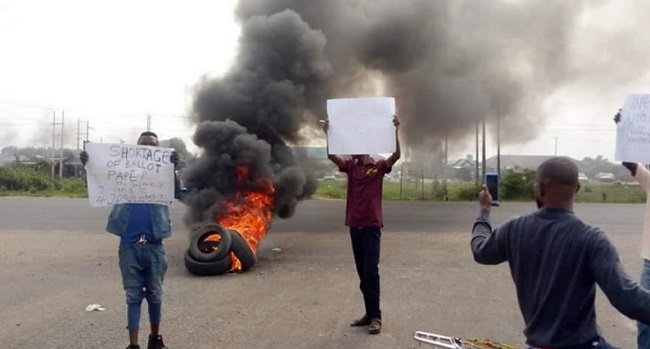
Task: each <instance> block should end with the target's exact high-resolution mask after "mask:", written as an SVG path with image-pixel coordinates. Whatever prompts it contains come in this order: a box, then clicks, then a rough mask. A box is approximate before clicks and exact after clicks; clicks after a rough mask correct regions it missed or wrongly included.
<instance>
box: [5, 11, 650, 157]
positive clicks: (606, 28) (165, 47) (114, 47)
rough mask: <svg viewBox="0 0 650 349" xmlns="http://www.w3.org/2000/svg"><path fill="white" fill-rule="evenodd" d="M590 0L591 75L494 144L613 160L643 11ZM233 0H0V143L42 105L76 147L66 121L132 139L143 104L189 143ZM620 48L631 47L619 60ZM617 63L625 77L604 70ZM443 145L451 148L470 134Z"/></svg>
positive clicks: (39, 121)
mask: <svg viewBox="0 0 650 349" xmlns="http://www.w3.org/2000/svg"><path fill="white" fill-rule="evenodd" d="M644 1H647V0H644ZM598 3H599V4H600V5H598V6H593V7H591V8H589V9H588V10H587V11H585V12H584V13H583V15H581V17H580V19H579V25H578V28H577V30H576V33H574V35H573V37H574V43H573V45H572V50H573V51H574V53H575V57H578V58H579V59H582V60H584V61H585V66H589V67H590V69H598V70H599V73H598V74H595V75H594V77H593V78H591V77H590V74H585V75H584V78H582V79H580V80H578V81H575V82H573V83H571V84H569V85H567V86H565V87H564V88H562V89H560V90H558V91H556V92H555V93H554V94H553V95H552V96H548V98H547V102H546V107H547V111H548V114H549V115H551V116H550V117H549V119H548V120H547V125H548V127H547V128H546V129H545V130H544V131H543V132H540V133H539V134H538V137H537V139H534V140H531V142H530V143H528V144H525V145H520V146H509V147H504V148H503V149H502V154H542V155H552V154H553V153H554V152H555V144H556V139H557V146H558V148H557V151H558V155H569V156H573V157H576V158H580V159H581V158H583V157H585V156H592V157H593V156H596V155H604V156H605V157H607V158H609V159H613V154H614V142H615V129H614V125H613V122H612V121H611V120H612V116H613V113H614V112H615V111H616V109H617V108H618V107H619V106H620V105H621V104H622V103H623V100H624V98H625V96H626V95H627V94H628V93H631V92H650V71H649V68H648V67H650V65H649V64H648V62H650V55H648V53H650V44H648V41H647V40H646V39H648V38H649V36H648V34H645V32H648V31H647V30H645V29H644V28H645V25H642V22H641V21H642V20H644V17H643V15H640V14H639V13H636V12H639V9H635V8H634V6H633V5H630V4H635V3H636V4H638V3H641V2H640V1H637V0H635V1H629V2H628V1H625V0H613V1H611V2H607V1H600V2H598ZM235 4H236V1H233V0H219V1H214V0H212V1H198V0H197V1H183V2H181V1H164V2H163V1H121V0H119V1H103V2H97V1H77V0H59V1H45V0H20V1H18V0H15V1H12V0H0V48H1V51H0V148H2V147H5V146H8V145H17V146H27V145H34V146H48V145H51V143H52V125H51V123H52V115H53V113H54V112H56V117H57V122H60V121H61V113H62V111H64V110H65V130H64V134H65V139H64V140H65V146H66V147H71V148H75V147H76V146H77V135H76V133H77V126H78V120H82V121H86V120H88V121H89V123H90V127H91V128H92V129H91V130H90V139H91V140H92V141H96V142H99V141H103V142H118V141H120V140H124V141H126V142H129V143H131V142H134V141H135V139H136V137H137V135H138V133H139V132H140V131H142V130H143V129H145V128H146V123H147V117H146V115H147V114H150V115H152V119H151V122H152V130H153V131H156V132H158V134H159V136H160V138H163V139H166V138H171V137H181V138H183V139H185V140H186V142H188V143H190V142H191V136H192V132H193V126H192V125H190V124H189V122H188V121H187V118H186V117H185V115H187V114H188V110H189V106H190V102H191V96H192V89H193V86H194V85H195V83H196V82H197V81H198V80H199V79H200V78H201V77H202V76H204V75H207V76H211V77H216V76H219V75H220V74H223V73H224V72H225V71H227V69H228V67H229V66H230V64H231V63H232V60H233V57H234V55H235V53H236V50H237V38H238V35H239V28H238V25H237V23H236V22H235V20H234V16H233V9H234V7H235ZM542 6H543V5H542ZM646 14H647V12H646ZM594 52H596V53H597V56H595V54H594ZM626 54H628V55H630V56H634V59H631V60H630V61H631V62H630V63H629V64H628V62H627V61H626V59H625V55H626ZM617 55H621V57H620V58H619V59H612V58H611V57H612V56H617ZM604 57H607V58H606V59H605V58H604ZM594 62H596V63H598V64H595V63H594ZM619 68H620V69H619ZM630 69H633V70H634V73H633V74H630V72H629V70H630ZM619 70H622V71H624V72H625V73H627V74H629V76H632V77H631V78H629V79H627V80H626V82H625V83H623V84H621V83H620V79H618V82H617V83H615V84H614V83H612V82H611V81H615V80H616V79H612V80H609V79H607V76H609V74H610V73H611V75H614V76H618V75H619V73H620V72H619ZM323 103H325V101H323ZM85 126H86V124H85V123H82V125H81V127H82V129H83V131H85ZM493 139H494V137H491V139H490V141H492V140H493ZM405 141H406V142H408V140H405ZM57 142H58V141H57ZM489 144H490V149H488V156H490V155H493V154H494V146H493V143H492V142H489ZM450 147H451V150H452V154H453V155H454V156H463V155H464V154H466V153H470V152H473V147H474V144H473V143H472V142H471V141H468V142H464V143H461V144H458V143H454V144H451V145H450Z"/></svg>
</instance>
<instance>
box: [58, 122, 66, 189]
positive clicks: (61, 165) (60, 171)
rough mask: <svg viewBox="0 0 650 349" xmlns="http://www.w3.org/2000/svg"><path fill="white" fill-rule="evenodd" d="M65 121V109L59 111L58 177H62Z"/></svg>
mask: <svg viewBox="0 0 650 349" xmlns="http://www.w3.org/2000/svg"><path fill="white" fill-rule="evenodd" d="M64 122H65V110H64V111H63V112H61V143H60V144H61V147H60V148H59V179H62V178H63V125H64Z"/></svg>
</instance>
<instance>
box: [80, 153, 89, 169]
mask: <svg viewBox="0 0 650 349" xmlns="http://www.w3.org/2000/svg"><path fill="white" fill-rule="evenodd" d="M79 161H81V164H82V165H84V166H86V163H87V162H88V153H87V152H86V151H85V150H83V151H82V152H81V153H79Z"/></svg>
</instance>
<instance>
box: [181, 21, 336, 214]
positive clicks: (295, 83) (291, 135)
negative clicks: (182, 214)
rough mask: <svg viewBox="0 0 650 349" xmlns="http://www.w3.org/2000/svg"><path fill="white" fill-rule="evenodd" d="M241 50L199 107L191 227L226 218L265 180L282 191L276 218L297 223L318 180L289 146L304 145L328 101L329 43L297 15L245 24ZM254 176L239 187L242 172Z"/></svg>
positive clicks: (205, 88)
mask: <svg viewBox="0 0 650 349" xmlns="http://www.w3.org/2000/svg"><path fill="white" fill-rule="evenodd" d="M241 25H242V33H241V40H240V51H239V54H238V56H237V63H236V65H235V66H234V67H233V69H232V70H231V71H230V72H229V73H228V74H226V75H225V76H224V77H223V78H221V79H216V80H210V81H204V82H203V83H202V84H201V85H200V86H199V89H198V92H197V94H196V98H195V101H194V115H195V117H196V119H197V121H199V122H200V123H199V125H198V127H197V129H196V133H195V134H194V143H195V144H196V145H197V146H199V147H201V148H202V149H203V150H204V152H203V154H202V155H201V156H200V158H199V159H198V160H197V161H196V162H194V163H193V164H191V166H189V167H188V169H187V170H186V172H185V174H184V176H183V178H184V180H185V182H186V184H187V186H188V187H189V188H190V190H191V192H190V194H189V195H188V198H187V200H186V203H188V204H189V206H190V207H191V208H192V210H191V212H190V219H189V220H190V222H197V221H198V222H201V221H206V220H209V219H210V218H212V217H215V216H217V215H218V214H219V213H220V212H222V210H223V208H224V206H223V204H224V202H225V201H224V200H225V199H226V198H232V197H233V195H234V194H235V193H236V192H237V191H238V190H250V191H255V190H259V189H260V188H259V185H260V184H259V181H258V180H257V179H258V178H261V179H263V180H267V181H270V182H272V183H273V184H274V187H275V196H274V207H273V211H274V214H275V215H277V216H279V217H282V218H286V217H290V216H291V215H292V214H293V213H294V211H295V207H296V205H297V203H298V201H299V200H302V199H306V198H309V197H310V196H311V195H312V194H313V193H314V192H315V190H316V185H317V181H316V179H315V177H314V175H313V173H311V172H310V171H309V170H308V169H306V168H304V167H303V166H302V165H301V164H300V163H299V162H298V161H297V160H296V158H295V156H294V153H293V151H292V149H291V148H290V147H289V146H288V145H287V142H291V143H294V142H298V141H300V140H301V137H300V135H299V134H300V130H301V127H302V126H303V125H304V124H305V123H307V121H308V120H309V119H310V118H313V116H312V113H313V112H315V111H317V110H319V109H322V108H323V105H324V102H323V100H324V98H326V96H327V95H329V91H328V88H327V79H328V78H329V76H330V75H331V73H332V69H331V65H330V64H329V62H328V61H327V59H326V57H325V55H324V48H325V37H324V36H323V34H322V33H321V32H320V31H317V30H314V29H312V28H310V26H309V25H308V24H307V23H305V22H304V21H303V20H302V19H301V18H300V16H299V15H297V14H296V13H295V12H294V11H291V10H285V11H281V12H279V13H274V14H271V15H260V16H251V17H250V18H246V19H242V22H241ZM238 166H246V167H248V168H249V170H250V174H251V175H250V176H249V178H248V181H246V182H245V183H237V182H236V176H235V174H236V169H237V167H238Z"/></svg>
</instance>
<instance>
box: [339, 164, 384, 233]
mask: <svg viewBox="0 0 650 349" xmlns="http://www.w3.org/2000/svg"><path fill="white" fill-rule="evenodd" d="M339 170H341V172H345V173H347V174H348V198H347V205H346V209H345V225H347V226H348V227H371V226H377V227H383V226H384V222H383V218H382V213H381V201H382V200H381V199H382V192H383V187H384V175H385V174H386V173H389V172H390V170H391V168H390V167H389V166H388V164H387V163H386V161H384V160H379V161H377V162H371V163H369V164H366V165H364V164H363V163H362V162H360V161H355V160H352V159H350V160H346V161H345V164H344V166H343V167H341V168H340V169H339Z"/></svg>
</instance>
